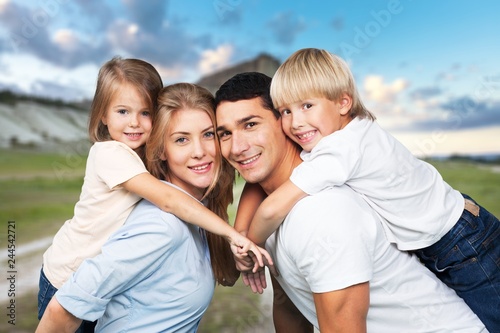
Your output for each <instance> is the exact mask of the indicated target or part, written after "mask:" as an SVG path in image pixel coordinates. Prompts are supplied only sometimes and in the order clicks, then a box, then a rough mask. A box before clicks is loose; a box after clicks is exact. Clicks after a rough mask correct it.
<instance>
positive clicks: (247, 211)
mask: <svg viewBox="0 0 500 333" xmlns="http://www.w3.org/2000/svg"><path fill="white" fill-rule="evenodd" d="M266 197H267V194H266V192H264V190H263V189H262V187H260V185H259V184H250V183H245V186H244V187H243V191H242V192H241V197H240V201H239V203H238V210H237V211H236V218H235V220H234V228H235V229H236V230H237V231H238V232H240V233H242V234H243V235H246V234H247V233H248V229H249V228H250V223H251V222H252V218H253V216H254V214H255V212H256V211H257V208H259V205H260V204H261V203H262V201H264V199H265V198H266Z"/></svg>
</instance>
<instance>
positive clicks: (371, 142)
mask: <svg viewBox="0 0 500 333" xmlns="http://www.w3.org/2000/svg"><path fill="white" fill-rule="evenodd" d="M300 156H301V158H302V159H303V160H304V162H303V163H302V164H300V165H299V166H297V167H296V168H295V170H294V171H293V173H292V176H291V177H290V180H291V181H292V182H293V183H294V184H295V185H296V186H297V187H299V188H300V189H301V190H302V191H304V192H306V193H308V194H314V193H317V192H319V191H321V190H322V189H324V188H327V187H330V186H339V185H343V184H346V185H349V186H350V187H351V188H352V189H354V190H355V191H356V192H358V193H359V194H361V195H362V196H363V197H364V199H366V200H367V201H368V203H369V204H370V206H371V207H372V208H373V209H374V210H375V211H377V213H379V214H380V215H381V216H382V217H384V219H385V220H384V221H383V226H384V228H385V231H386V235H387V239H388V240H389V241H390V242H392V243H395V244H396V245H397V246H398V248H399V249H400V250H415V249H421V248H425V247H428V246H430V245H432V244H434V243H436V242H437V241H438V240H439V239H441V238H442V237H443V236H444V235H445V234H446V233H447V232H448V231H449V230H450V229H451V228H452V227H453V226H454V225H455V224H456V222H457V221H458V220H459V218H460V215H461V214H462V212H463V210H464V205H465V202H464V198H463V196H462V195H461V193H460V192H458V191H457V190H454V189H453V188H451V187H450V186H449V185H448V184H447V183H446V182H445V181H444V180H443V178H442V177H441V175H440V174H439V172H438V171H437V170H436V169H435V168H434V167H433V166H432V165H430V164H428V163H426V162H424V161H422V160H419V159H417V158H416V157H415V156H413V155H412V154H411V152H410V151H409V150H408V149H407V148H406V147H404V146H403V145H402V144H401V143H400V142H399V141H397V140H396V139H395V138H394V137H392V136H391V135H390V134H389V133H387V132H386V131H384V130H383V129H382V128H380V126H379V125H378V124H377V123H376V122H375V121H371V120H368V119H358V118H355V119H353V120H352V121H351V122H350V123H349V124H347V126H346V127H344V128H343V129H342V130H339V131H336V132H334V133H333V134H330V135H329V136H326V137H324V138H323V139H321V141H320V142H319V143H318V144H317V145H316V147H314V148H313V149H312V150H311V152H305V151H303V152H302V153H301V155H300Z"/></svg>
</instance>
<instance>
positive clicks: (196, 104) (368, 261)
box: [37, 49, 500, 332]
mask: <svg viewBox="0 0 500 333" xmlns="http://www.w3.org/2000/svg"><path fill="white" fill-rule="evenodd" d="M271 97H272V98H271ZM374 119H375V117H374V116H373V115H372V114H371V113H370V112H368V111H367V110H366V109H365V107H364V106H363V104H362V102H361V100H360V98H359V96H358V93H357V89H356V87H355V83H354V79H353V78H352V74H351V72H350V70H349V69H348V67H347V65H346V64H345V63H344V62H343V61H342V60H341V59H340V58H338V57H336V56H335V55H332V54H330V53H328V52H326V51H324V50H318V49H304V50H299V51H297V52H296V53H295V54H293V55H292V56H291V57H290V58H289V59H287V61H285V63H283V65H281V66H280V68H279V69H278V71H277V73H276V75H275V76H274V78H273V79H272V80H271V78H269V77H267V76H266V75H264V74H260V73H241V74H238V75H236V76H234V77H233V78H231V79H229V80H228V81H227V82H226V83H224V84H223V85H222V86H221V87H220V89H219V90H218V91H217V93H216V95H215V98H214V97H213V96H212V95H211V94H210V93H209V92H208V91H207V90H206V89H204V88H201V87H199V86H196V85H193V84H188V83H180V84H173V85H170V86H167V87H164V88H163V87H162V83H161V79H160V77H159V75H158V73H157V72H156V70H155V69H154V68H153V67H152V66H151V65H149V64H148V63H146V62H144V61H141V60H136V59H119V58H115V59H112V60H111V61H109V62H108V63H106V64H105V65H104V66H103V67H102V68H101V70H100V72H99V76H98V81H97V88H96V94H95V97H94V101H93V104H92V111H91V119H90V125H89V132H90V137H91V139H92V141H93V142H94V144H93V146H92V148H91V150H90V152H89V157H88V161H87V169H86V174H85V179H84V185H83V187H82V194H81V196H80V200H79V202H78V203H77V205H76V206H75V215H74V217H73V218H72V219H71V220H69V221H67V222H66V223H65V224H64V225H63V227H62V228H61V229H60V230H59V231H58V233H57V234H56V236H55V237H54V241H53V244H52V245H51V247H50V248H49V249H48V250H47V251H46V253H45V254H44V261H43V267H42V270H41V276H40V291H39V317H40V318H41V321H40V324H39V326H38V328H37V332H75V331H78V332H87V331H93V330H94V329H95V331H98V332H195V331H196V330H197V328H198V325H199V322H200V320H201V317H202V315H203V313H204V312H205V310H206V308H207V307H208V305H209V302H210V300H211V298H212V295H213V291H214V287H215V283H216V282H217V283H219V284H222V285H227V286H230V285H233V284H234V283H235V281H236V280H237V279H238V278H239V275H240V272H239V271H242V275H243V280H244V281H245V283H246V284H248V285H250V286H251V287H252V289H253V290H254V291H260V290H261V289H262V287H265V277H264V273H263V272H264V271H263V266H264V265H268V266H269V267H270V269H271V270H272V272H273V290H274V293H275V299H274V306H273V319H274V325H275V329H276V331H277V332H312V330H313V326H315V327H317V328H318V329H319V330H320V331H321V332H338V331H345V332H366V331H368V332H488V331H490V332H499V331H500V320H499V319H498V309H499V308H500V268H499V263H500V260H499V258H500V253H499V252H500V244H499V242H497V241H496V238H497V237H498V235H499V233H500V231H499V230H500V228H499V224H500V223H499V221H498V219H497V218H495V217H494V216H493V215H491V214H490V213H489V212H487V211H486V210H485V209H484V208H483V207H480V206H479V205H477V204H476V203H475V202H474V201H473V200H472V199H471V198H469V197H467V196H465V195H462V194H461V193H460V192H458V191H456V190H454V189H452V188H451V187H450V186H448V185H447V184H446V183H445V182H444V181H443V180H442V178H441V176H440V175H439V173H438V172H437V171H436V170H435V169H434V168H433V167H431V166H430V165H428V164H426V163H424V162H422V161H420V160H418V159H416V158H414V157H413V156H412V155H411V154H410V153H409V152H408V151H407V150H406V149H405V148H404V147H403V146H402V145H401V144H400V143H398V142H397V141H396V140H395V139H394V138H392V137H391V136H390V135H388V134H387V133H386V132H384V131H383V130H382V129H381V128H380V127H378V125H377V124H376V122H375V120H374ZM401 161H404V162H405V163H406V166H405V167H404V168H401ZM408 165H409V166H411V167H408ZM234 169H236V170H237V171H238V173H239V174H240V175H241V176H242V177H243V178H244V179H245V180H246V182H247V185H246V186H245V189H244V191H243V194H242V197H241V199H240V203H239V207H238V214H237V217H236V222H235V228H234V229H233V228H232V227H230V226H229V224H228V216H227V207H228V205H229V204H230V203H231V201H232V184H233V181H234ZM141 198H144V199H145V200H141ZM245 236H248V238H247V237H245ZM251 240H252V241H251ZM259 245H260V246H259ZM264 245H265V248H266V249H267V251H269V253H268V252H267V251H266V250H265V249H264V248H263V247H264ZM235 261H236V264H235ZM422 263H424V264H425V266H424V265H423V264H422ZM426 267H427V268H426ZM236 268H238V270H237V269H236ZM283 291H284V292H285V293H286V294H285V293H283ZM96 320H97V326H96V327H95V328H94V327H93V325H94V324H95V321H96Z"/></svg>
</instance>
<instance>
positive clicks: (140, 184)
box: [122, 173, 272, 270]
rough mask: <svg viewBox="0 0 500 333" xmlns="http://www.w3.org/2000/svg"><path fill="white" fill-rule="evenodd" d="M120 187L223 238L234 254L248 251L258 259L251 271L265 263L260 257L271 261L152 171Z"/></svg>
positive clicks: (254, 246)
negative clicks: (155, 175)
mask: <svg viewBox="0 0 500 333" xmlns="http://www.w3.org/2000/svg"><path fill="white" fill-rule="evenodd" d="M122 186H123V187H124V188H125V189H126V190H127V191H129V192H132V193H135V194H137V195H138V196H140V197H142V198H144V199H146V200H148V201H150V202H152V203H153V204H154V205H156V206H157V207H159V208H160V209H161V210H163V211H165V212H168V213H172V214H174V215H175V216H177V217H179V218H180V219H181V220H184V221H186V222H189V223H191V224H195V225H197V226H199V227H201V228H203V229H205V230H207V231H210V232H211V233H213V234H216V235H220V236H222V237H224V238H226V239H227V241H228V242H229V243H230V244H231V249H232V250H233V253H235V254H236V253H239V254H241V253H247V252H248V251H251V252H252V253H253V254H255V256H256V259H257V260H256V262H255V266H254V270H257V268H258V267H259V266H260V267H263V266H264V261H263V259H262V256H264V257H265V258H266V260H267V262H269V263H270V264H272V259H271V256H270V255H269V253H267V251H266V250H264V249H262V248H260V247H258V246H256V245H255V244H254V243H253V242H251V241H250V240H249V239H248V238H246V237H244V236H243V235H241V234H240V233H238V232H237V231H236V230H235V229H234V228H233V227H231V226H230V225H229V224H228V223H226V222H225V221H224V220H223V219H221V218H220V217H219V216H217V214H215V213H214V212H212V211H211V210H209V209H208V208H206V207H205V206H203V205H202V204H200V202H198V201H197V200H196V199H194V198H193V197H191V196H190V195H188V194H186V193H184V192H183V191H180V190H178V189H176V188H174V187H172V186H170V185H168V184H165V183H163V182H161V181H160V180H158V179H157V178H155V177H154V176H152V175H151V174H149V173H141V174H139V175H137V176H135V177H132V178H131V179H129V180H127V181H126V182H124V183H122Z"/></svg>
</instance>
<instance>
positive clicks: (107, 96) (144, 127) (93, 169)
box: [38, 58, 272, 318]
mask: <svg viewBox="0 0 500 333" xmlns="http://www.w3.org/2000/svg"><path fill="white" fill-rule="evenodd" d="M162 86H163V85H162V81H161V77H160V75H159V74H158V72H157V71H156V70H155V69H154V67H153V66H151V65H150V64H149V63H147V62H144V61H142V60H137V59H120V58H114V59H112V60H110V61H108V62H107V63H106V64H104V65H103V67H102V68H101V69H100V71H99V75H98V79H97V87H96V92H95V96H94V100H93V102H92V107H91V113H90V122H89V133H90V138H91V141H92V142H93V143H94V144H93V146H92V147H91V149H90V152H89V156H88V160H87V168H86V171H85V178H84V183H83V186H82V193H81V195H80V199H79V201H78V202H77V204H76V206H75V214H74V216H73V218H72V219H71V220H68V221H66V222H65V224H64V225H63V226H62V227H61V229H60V230H59V231H58V232H57V234H56V235H55V237H54V240H53V243H52V245H51V246H50V247H49V248H48V249H47V251H46V252H45V254H44V256H43V267H42V270H41V274H40V290H39V294H38V312H39V313H38V317H39V318H41V317H42V315H43V312H44V311H45V308H46V306H47V304H48V302H49V301H50V298H51V297H52V296H53V295H54V293H55V292H56V291H57V289H58V288H60V287H61V286H62V285H63V283H64V282H65V281H66V280H67V279H68V278H69V276H70V275H71V274H72V273H73V272H74V271H76V269H77V268H78V266H79V265H80V264H81V262H82V261H83V260H84V259H86V258H91V257H94V256H96V255H97V254H99V253H100V251H101V247H102V245H103V244H104V242H105V241H106V240H107V239H108V237H109V236H110V235H111V234H112V233H113V232H114V231H116V230H117V229H118V228H119V227H120V226H121V225H123V223H124V222H125V220H126V218H127V217H128V215H129V214H130V212H131V210H132V208H133V207H134V206H135V204H136V203H137V202H138V201H139V200H140V199H141V198H145V199H147V200H149V201H150V202H152V203H154V204H155V205H157V206H158V207H159V208H161V209H162V210H164V211H166V212H170V213H173V214H175V215H176V216H178V217H179V218H181V219H183V220H185V221H189V222H190V223H195V224H196V225H198V226H200V227H202V228H204V229H206V230H208V231H210V232H212V233H214V234H217V235H221V236H224V237H225V238H226V239H227V241H228V242H229V243H230V244H231V249H232V251H233V253H235V254H243V255H245V254H246V253H247V252H248V251H251V252H252V253H253V254H254V255H255V257H256V258H255V262H256V263H255V269H257V268H258V266H263V259H262V255H265V257H266V259H267V260H268V261H269V262H270V263H272V261H271V258H270V257H269V255H268V254H267V252H265V250H263V249H260V248H258V247H257V246H255V244H253V243H252V242H250V241H249V240H248V239H246V238H245V237H243V236H241V235H240V234H239V233H238V232H236V231H235V230H234V229H233V228H232V227H231V226H230V225H229V224H228V223H227V222H226V221H224V220H222V219H221V218H219V217H218V216H217V215H216V214H215V213H213V212H211V211H210V210H208V209H207V208H206V207H204V206H203V205H201V204H200V203H199V202H198V201H197V200H194V199H193V198H192V197H191V196H189V195H187V194H185V193H184V192H182V191H179V190H177V189H175V188H174V187H172V186H169V185H167V184H165V183H162V182H161V181H160V180H158V179H157V178H155V177H154V176H152V175H151V174H149V173H148V171H147V170H146V168H145V166H144V163H143V160H142V159H141V157H144V146H145V143H146V141H147V140H148V138H149V135H150V133H151V127H152V123H153V122H154V118H155V114H156V98H157V95H158V93H159V92H160V90H161V89H162ZM210 167H212V166H211V165H204V166H195V167H193V168H192V170H193V172H195V173H196V172H198V173H202V172H203V170H204V169H206V168H210ZM252 258H253V256H252ZM232 283H234V281H227V284H232Z"/></svg>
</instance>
